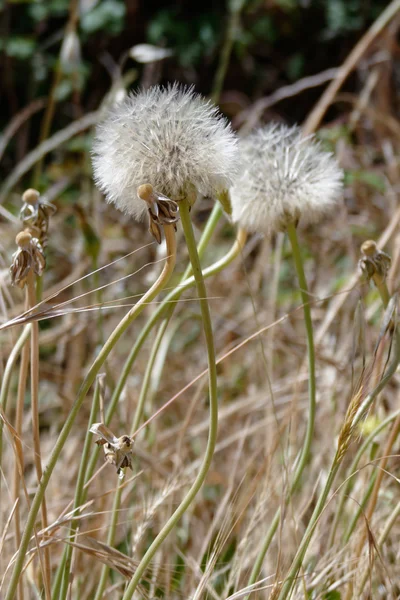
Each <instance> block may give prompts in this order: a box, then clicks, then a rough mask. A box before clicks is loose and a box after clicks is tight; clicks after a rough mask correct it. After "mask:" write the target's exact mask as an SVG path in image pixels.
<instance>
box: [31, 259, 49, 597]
mask: <svg viewBox="0 0 400 600" xmlns="http://www.w3.org/2000/svg"><path fill="white" fill-rule="evenodd" d="M26 289H27V303H28V306H29V308H32V307H33V306H35V304H36V288H35V276H34V273H33V271H32V270H31V271H30V272H29V274H28V278H27V286H26ZM31 411H32V437H33V452H34V464H35V469H36V475H37V480H38V482H39V481H40V480H41V478H42V474H43V469H42V458H41V451H40V430H39V324H38V322H37V321H34V322H33V323H32V324H31ZM41 515H42V529H44V530H45V529H47V527H48V518H47V506H46V499H45V498H43V502H42V505H41ZM43 553H44V567H45V573H44V587H45V594H46V600H51V564H50V549H49V547H48V546H45V547H44V550H43Z"/></svg>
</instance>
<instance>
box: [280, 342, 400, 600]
mask: <svg viewBox="0 0 400 600" xmlns="http://www.w3.org/2000/svg"><path fill="white" fill-rule="evenodd" d="M395 334H396V341H395V351H394V356H393V359H392V361H391V363H390V365H389V367H388V369H387V371H386V374H385V375H384V376H383V377H382V379H381V380H380V382H379V384H378V385H377V386H376V387H375V388H374V389H373V390H372V392H370V393H369V394H368V395H367V397H366V399H365V400H364V401H363V402H362V403H361V406H360V408H359V409H358V411H357V412H356V413H355V414H354V411H353V410H351V409H352V403H350V406H349V410H348V412H347V414H346V418H345V421H344V423H343V426H342V429H341V432H340V434H339V442H338V449H337V451H336V454H335V457H334V459H333V461H332V464H331V468H330V470H329V475H328V478H327V480H326V483H325V485H324V488H323V490H322V492H321V494H320V496H319V498H318V501H317V504H316V506H315V508H314V511H313V514H312V516H311V518H310V521H309V523H308V526H307V528H306V531H305V533H304V535H303V537H302V540H301V542H300V545H299V548H298V550H297V552H296V555H295V557H294V559H293V562H292V564H291V567H290V569H289V572H288V575H287V576H286V578H285V581H284V583H283V585H282V588H281V591H280V594H279V596H278V600H286V599H287V598H288V597H289V596H290V593H291V590H292V587H293V585H294V583H295V581H296V578H297V575H298V572H299V570H300V568H301V565H302V562H303V559H304V556H305V554H306V552H307V549H308V546H309V544H310V542H311V539H312V536H313V534H314V531H315V528H316V526H317V524H318V521H319V518H320V516H321V515H322V512H323V510H324V508H325V505H326V501H327V498H328V495H329V492H330V490H331V488H332V485H333V483H334V481H335V478H336V475H337V472H338V470H339V468H340V465H341V463H342V461H343V458H344V457H345V455H346V452H347V449H348V445H349V443H350V437H349V433H348V432H350V431H354V429H355V428H356V427H357V425H358V423H359V422H360V421H361V419H362V417H363V415H365V409H366V408H367V407H369V406H370V405H371V404H372V402H373V401H374V400H375V398H376V397H377V396H378V395H379V394H380V393H381V391H382V390H383V389H384V388H385V386H386V385H387V384H388V383H389V381H390V379H391V378H392V377H393V375H394V373H395V372H396V369H397V367H398V365H399V362H400V335H399V332H398V331H397V330H396V332H395ZM351 417H353V418H352V419H351V422H349V419H350V418H351ZM341 440H343V444H342V443H341Z"/></svg>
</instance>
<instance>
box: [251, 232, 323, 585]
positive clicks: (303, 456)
mask: <svg viewBox="0 0 400 600" xmlns="http://www.w3.org/2000/svg"><path fill="white" fill-rule="evenodd" d="M287 234H288V237H289V240H290V244H291V247H292V254H293V260H294V264H295V267H296V273H297V278H298V281H299V286H300V293H301V299H302V302H303V314H304V324H305V328H306V334H307V352H308V377H309V379H308V421H307V429H306V434H305V437H304V442H303V446H302V449H301V452H300V455H299V459H298V462H297V465H296V467H295V471H294V475H293V480H292V482H291V484H290V489H289V492H288V494H287V495H286V498H285V505H287V504H288V503H289V502H290V499H291V497H292V495H293V492H294V491H295V490H296V489H297V487H298V485H299V483H300V479H301V477H302V475H303V472H304V469H305V467H306V465H307V462H308V460H309V458H310V453H311V444H312V440H313V437H314V425H315V410H316V384H315V348H314V334H313V326H312V319H311V309H310V298H309V295H308V286H307V280H306V277H305V273H304V267H303V260H302V257H301V249H300V245H299V242H298V237H297V232H296V226H295V225H294V224H293V223H290V224H288V225H287ZM280 518H281V508H278V510H277V512H276V513H275V516H274V518H273V520H272V523H271V525H270V527H269V529H268V532H267V534H266V536H265V539H264V543H263V545H262V547H261V550H260V552H259V554H258V556H257V558H256V560H255V563H254V566H253V569H252V571H251V574H250V578H249V581H248V585H249V586H251V585H252V584H254V583H255V582H256V581H257V579H258V576H259V574H260V571H261V568H262V564H263V562H264V558H265V555H266V553H267V552H268V549H269V547H270V545H271V542H272V540H273V538H274V535H275V533H276V530H277V529H278V525H279V522H280Z"/></svg>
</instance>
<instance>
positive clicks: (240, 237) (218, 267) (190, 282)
mask: <svg viewBox="0 0 400 600" xmlns="http://www.w3.org/2000/svg"><path fill="white" fill-rule="evenodd" d="M220 210H221V209H220ZM210 218H211V217H210ZM207 226H208V225H207ZM205 233H206V231H204V234H203V236H204V235H205ZM207 237H208V236H207ZM202 241H203V237H202V239H201V240H200V243H199V248H198V252H199V254H200V253H201V251H202V250H204V248H205V246H206V238H205V237H204V244H203V245H202ZM245 241H246V232H245V231H244V230H243V229H239V230H238V232H237V236H236V239H235V243H234V244H233V245H232V248H231V249H230V250H229V251H228V252H227V254H225V256H223V257H222V258H221V259H220V260H218V261H217V262H215V263H214V264H213V265H211V266H209V267H207V268H206V269H205V270H204V271H203V277H204V278H208V277H211V276H212V275H216V274H217V273H219V272H220V271H222V270H223V269H224V268H225V267H227V266H228V265H229V264H230V263H231V262H232V261H233V260H235V258H236V257H237V256H238V255H239V254H240V252H241V251H242V249H243V246H244V244H245ZM187 271H188V270H187ZM194 284H195V279H194V277H189V278H188V279H186V280H185V281H184V282H182V283H181V284H180V285H178V286H177V287H176V288H175V289H173V290H172V291H171V292H170V293H169V294H168V296H167V297H166V298H165V299H164V300H163V301H162V303H161V304H160V306H159V307H158V308H157V310H156V311H155V312H154V313H153V314H152V316H151V317H150V319H149V320H148V321H147V323H146V325H145V326H144V328H143V329H142V330H141V332H140V333H139V336H138V338H137V339H136V342H135V344H134V346H133V348H132V350H131V352H130V354H129V356H128V358H127V360H126V362H125V365H124V368H123V371H122V373H121V376H120V378H119V380H118V383H117V385H116V387H115V390H114V393H113V395H112V397H111V401H110V404H109V406H108V409H107V412H106V417H105V421H106V425H108V424H109V423H110V421H111V418H112V416H113V414H114V412H115V410H116V407H117V405H118V400H119V398H120V395H121V393H122V391H123V389H124V387H125V384H126V381H127V379H128V377H129V373H130V371H131V369H132V365H133V363H134V361H135V360H136V357H137V356H138V354H139V352H140V350H141V348H142V346H143V344H144V343H145V341H146V339H147V337H148V336H149V334H150V332H151V330H152V329H153V327H154V326H155V324H156V323H157V321H158V320H159V319H160V318H161V317H162V316H163V315H165V314H166V312H167V311H168V310H170V307H171V306H172V307H174V306H175V305H176V303H177V301H178V300H179V298H180V297H181V294H182V293H183V292H184V291H186V290H188V289H190V288H191V287H193V286H194ZM98 453H99V450H98V448H95V449H94V451H93V454H92V456H91V458H90V461H89V467H88V471H87V474H88V478H89V479H90V477H91V476H92V475H93V473H94V471H95V468H96V463H97V460H98Z"/></svg>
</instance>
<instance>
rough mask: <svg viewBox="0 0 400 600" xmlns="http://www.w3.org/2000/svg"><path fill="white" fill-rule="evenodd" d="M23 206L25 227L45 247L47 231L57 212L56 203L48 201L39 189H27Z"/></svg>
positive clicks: (23, 196) (22, 212)
mask: <svg viewBox="0 0 400 600" xmlns="http://www.w3.org/2000/svg"><path fill="white" fill-rule="evenodd" d="M22 202H23V205H22V208H21V210H20V213H19V215H20V219H21V220H22V223H23V225H24V227H26V228H27V229H29V230H30V232H31V233H32V235H33V237H35V238H37V239H38V240H39V242H40V244H41V245H42V247H43V248H45V247H46V245H47V233H48V229H49V220H50V217H51V216H52V215H53V214H54V213H55V212H56V210H57V209H56V207H55V206H54V204H51V203H50V202H47V200H46V199H45V198H44V197H42V196H41V195H40V194H39V192H38V191H37V190H34V189H32V188H30V189H28V190H26V191H25V192H24V193H23V195H22Z"/></svg>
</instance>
